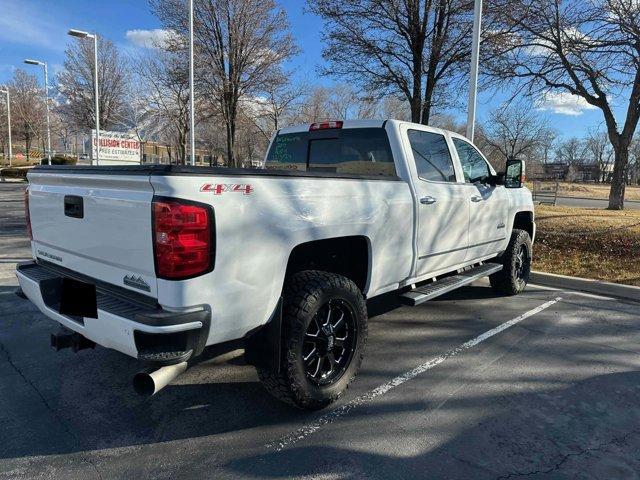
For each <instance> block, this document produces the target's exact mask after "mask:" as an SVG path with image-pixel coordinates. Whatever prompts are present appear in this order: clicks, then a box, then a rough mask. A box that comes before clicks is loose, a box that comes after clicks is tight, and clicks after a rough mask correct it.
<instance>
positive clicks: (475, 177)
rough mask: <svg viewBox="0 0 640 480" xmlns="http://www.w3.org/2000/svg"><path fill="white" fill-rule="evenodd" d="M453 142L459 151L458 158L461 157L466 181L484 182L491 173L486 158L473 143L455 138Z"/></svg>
mask: <svg viewBox="0 0 640 480" xmlns="http://www.w3.org/2000/svg"><path fill="white" fill-rule="evenodd" d="M453 144H454V145H455V147H456V151H457V152H458V158H460V164H461V165H462V172H463V173H464V181H465V182H467V183H475V182H481V183H484V182H485V181H486V180H487V179H488V178H489V176H490V175H491V171H490V170H489V165H488V164H487V162H485V160H484V158H482V156H481V155H480V154H479V153H478V151H477V150H476V149H475V148H474V147H473V145H471V144H470V143H467V142H465V141H464V140H460V139H459V138H454V139H453Z"/></svg>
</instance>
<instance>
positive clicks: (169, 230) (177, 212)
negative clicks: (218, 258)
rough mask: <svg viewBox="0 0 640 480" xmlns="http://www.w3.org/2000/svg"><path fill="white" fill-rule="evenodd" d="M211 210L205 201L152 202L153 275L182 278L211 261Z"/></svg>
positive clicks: (209, 266)
mask: <svg viewBox="0 0 640 480" xmlns="http://www.w3.org/2000/svg"><path fill="white" fill-rule="evenodd" d="M212 225H213V213H212V210H211V208H210V207H208V206H206V205H202V206H201V205H196V204H193V203H182V202H180V201H179V200H159V201H154V202H153V235H154V242H155V257H156V275H157V276H158V277H159V278H167V279H172V280H176V279H183V278H188V277H193V276H196V275H200V274H202V273H204V272H206V271H208V270H210V268H211V267H212V265H213V252H212V250H213V249H212V246H213V233H212V230H213V229H212Z"/></svg>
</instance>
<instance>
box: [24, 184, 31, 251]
mask: <svg viewBox="0 0 640 480" xmlns="http://www.w3.org/2000/svg"><path fill="white" fill-rule="evenodd" d="M24 219H25V221H26V223H27V235H29V240H33V233H32V232H31V215H29V187H27V188H25V189H24Z"/></svg>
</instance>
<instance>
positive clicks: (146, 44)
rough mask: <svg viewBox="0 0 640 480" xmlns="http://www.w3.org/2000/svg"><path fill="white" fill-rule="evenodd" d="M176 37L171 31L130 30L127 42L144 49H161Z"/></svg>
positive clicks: (156, 29) (159, 29)
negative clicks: (173, 36) (172, 37)
mask: <svg viewBox="0 0 640 480" xmlns="http://www.w3.org/2000/svg"><path fill="white" fill-rule="evenodd" d="M172 35H174V32H172V31H171V30H165V29H162V28H154V29H153V30H128V31H127V33H126V37H127V40H129V41H130V42H131V43H133V44H134V45H136V46H138V47H142V48H161V47H162V46H163V45H164V44H165V43H166V42H167V41H168V40H169V39H170V38H171V36H172Z"/></svg>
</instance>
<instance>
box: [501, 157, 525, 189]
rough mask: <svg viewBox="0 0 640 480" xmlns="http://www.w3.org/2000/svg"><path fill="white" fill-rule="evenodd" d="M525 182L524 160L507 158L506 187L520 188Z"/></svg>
mask: <svg viewBox="0 0 640 480" xmlns="http://www.w3.org/2000/svg"><path fill="white" fill-rule="evenodd" d="M523 184H524V162H523V161H522V160H515V159H509V160H507V168H506V170H505V173H504V186H505V188H520V187H522V185H523Z"/></svg>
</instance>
